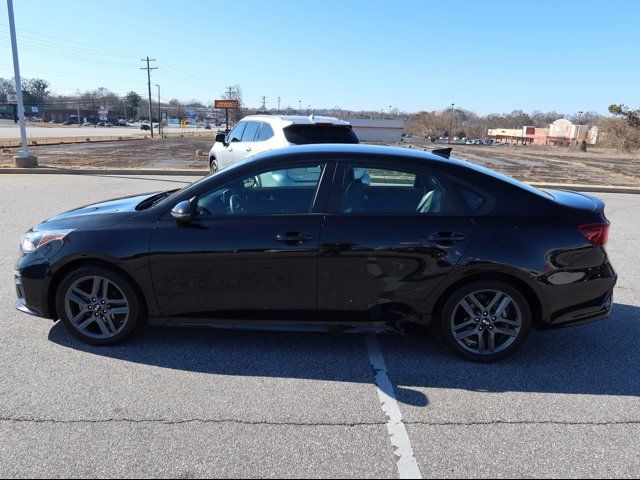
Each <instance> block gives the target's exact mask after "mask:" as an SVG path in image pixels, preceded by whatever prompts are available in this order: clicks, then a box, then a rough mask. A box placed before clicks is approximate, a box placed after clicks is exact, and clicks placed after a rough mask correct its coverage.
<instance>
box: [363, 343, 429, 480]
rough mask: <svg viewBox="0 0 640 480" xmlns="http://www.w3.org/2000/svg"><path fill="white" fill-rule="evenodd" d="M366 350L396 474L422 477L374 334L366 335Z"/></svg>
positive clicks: (403, 476) (405, 476) (404, 476)
mask: <svg viewBox="0 0 640 480" xmlns="http://www.w3.org/2000/svg"><path fill="white" fill-rule="evenodd" d="M367 350H368V352H369V362H370V363H371V366H372V367H373V371H374V372H375V383H376V389H377V390H378V398H379V399H380V406H381V407H382V412H383V413H384V414H385V415H386V417H387V432H388V433H389V440H391V445H392V446H393V449H394V453H395V455H396V457H397V459H398V460H397V461H396V465H397V467H398V475H399V477H400V478H422V474H421V473H420V469H419V468H418V463H417V462H416V457H415V455H414V454H413V447H412V446H411V440H409V434H408V433H407V429H406V428H405V426H404V423H403V422H402V413H401V412H400V407H399V406H398V402H397V401H396V394H395V391H394V389H393V385H392V383H391V380H389V375H388V373H387V364H386V363H385V361H384V357H383V356H382V350H380V344H379V343H378V338H377V337H376V336H375V335H368V336H367Z"/></svg>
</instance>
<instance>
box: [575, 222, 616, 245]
mask: <svg viewBox="0 0 640 480" xmlns="http://www.w3.org/2000/svg"><path fill="white" fill-rule="evenodd" d="M609 225H610V223H609V222H606V223H588V224H586V225H580V226H579V227H578V230H580V233H581V234H582V235H584V238H586V239H587V240H589V241H590V242H591V243H593V244H594V245H596V246H598V247H604V246H605V245H606V244H607V240H609Z"/></svg>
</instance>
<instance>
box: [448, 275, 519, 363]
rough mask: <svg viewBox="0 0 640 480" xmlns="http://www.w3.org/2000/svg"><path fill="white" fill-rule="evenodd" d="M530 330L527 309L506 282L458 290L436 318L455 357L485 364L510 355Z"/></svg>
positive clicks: (469, 286)
mask: <svg viewBox="0 0 640 480" xmlns="http://www.w3.org/2000/svg"><path fill="white" fill-rule="evenodd" d="M530 330H531V307H530V306H529V303H528V302H527V299H526V298H525V297H524V295H522V293H521V292H520V291H519V290H518V289H517V288H515V287H513V286H511V285H509V284H508V283H505V282H501V281H497V280H487V281H475V282H472V283H468V284H466V285H463V286H461V287H459V288H458V289H457V290H456V291H455V292H453V294H452V295H451V296H450V297H449V298H448V299H447V301H446V303H445V304H444V307H443V308H442V311H441V315H440V331H441V333H442V336H443V339H444V341H445V343H446V344H447V345H448V346H449V347H450V348H451V349H452V350H453V351H454V352H455V353H457V354H458V355H460V356H462V357H463V358H466V359H468V360H472V361H475V362H483V363H489V362H494V361H496V360H500V359H502V358H505V357H507V356H509V355H511V354H512V353H514V352H515V351H516V350H518V348H520V346H521V345H522V343H523V342H524V341H525V339H526V337H527V335H528V334H529V331H530Z"/></svg>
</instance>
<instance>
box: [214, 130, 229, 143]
mask: <svg viewBox="0 0 640 480" xmlns="http://www.w3.org/2000/svg"><path fill="white" fill-rule="evenodd" d="M226 139H227V136H226V135H225V133H224V132H218V133H216V143H218V142H220V143H225V141H226Z"/></svg>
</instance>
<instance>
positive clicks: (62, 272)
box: [47, 258, 149, 319]
mask: <svg viewBox="0 0 640 480" xmlns="http://www.w3.org/2000/svg"><path fill="white" fill-rule="evenodd" d="M91 266H94V267H102V268H106V269H109V270H112V271H114V272H116V273H117V274H118V275H121V276H122V277H124V278H126V279H127V280H128V281H129V282H130V283H131V285H132V286H133V288H134V290H135V291H136V294H137V295H138V298H139V299H140V306H141V308H142V317H143V318H145V317H146V316H147V314H148V312H149V305H148V299H147V298H146V297H145V295H144V294H143V292H142V289H141V288H140V285H138V282H136V280H135V279H134V278H133V277H132V276H131V275H129V274H128V273H127V271H126V270H124V269H123V268H121V267H119V266H118V265H116V264H115V263H112V262H109V261H108V260H104V259H100V258H80V259H76V260H72V261H70V262H69V263H67V264H65V265H64V266H62V267H61V268H60V269H59V270H57V271H56V272H55V273H54V274H53V277H52V278H51V283H50V284H49V291H48V292H47V306H48V308H49V313H50V315H51V318H53V319H58V318H59V316H58V312H57V309H56V293H57V291H58V287H59V286H60V282H62V279H63V278H64V277H65V276H67V275H68V274H69V272H71V271H73V270H76V269H78V268H81V267H91Z"/></svg>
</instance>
